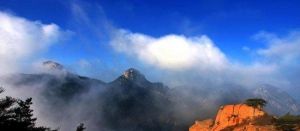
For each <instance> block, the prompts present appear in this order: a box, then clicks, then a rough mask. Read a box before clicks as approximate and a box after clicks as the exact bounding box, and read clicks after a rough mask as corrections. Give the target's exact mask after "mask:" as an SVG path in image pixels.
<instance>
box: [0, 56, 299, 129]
mask: <svg viewBox="0 0 300 131" xmlns="http://www.w3.org/2000/svg"><path fill="white" fill-rule="evenodd" d="M42 67H43V69H44V70H45V71H42V72H41V73H38V74H14V75H10V76H7V77H5V78H1V79H0V83H5V84H4V87H8V88H9V89H13V90H15V91H14V93H15V92H18V94H16V95H17V96H27V97H33V100H34V103H36V104H34V105H33V106H35V105H36V107H35V109H37V110H36V111H35V112H37V115H38V116H39V118H40V119H39V120H43V121H46V122H47V124H48V125H49V126H52V127H59V128H60V130H61V131H68V130H70V128H72V127H75V126H76V125H77V124H78V123H81V122H84V123H85V124H86V125H87V127H88V129H89V130H91V131H94V130H95V131H97V130H99V129H101V130H103V131H114V130H123V131H132V130H143V131H148V130H149V131H150V130H151V131H152V130H172V131H176V130H178V131H181V130H186V129H188V127H189V125H191V123H193V122H194V121H195V120H197V119H203V118H209V117H212V116H214V115H215V113H216V112H217V109H218V107H219V106H221V105H224V104H228V103H231V104H234V103H239V102H241V101H244V100H245V99H248V98H253V97H258V98H264V99H266V100H267V101H268V104H267V107H266V110H267V111H268V112H269V111H270V112H271V113H272V114H275V115H278V114H280V115H281V114H283V113H287V112H289V111H290V112H291V113H299V109H300V108H299V107H298V105H297V103H296V101H295V100H294V99H293V98H292V97H290V96H289V95H288V94H287V93H286V92H284V91H281V90H279V89H278V88H276V87H274V86H270V85H269V86H259V88H253V89H249V88H245V87H243V86H240V85H236V84H223V85H222V87H200V86H195V87H190V86H182V87H170V88H169V87H167V86H165V85H164V84H162V83H160V82H151V81H149V80H147V78H146V76H145V75H143V74H142V73H141V72H140V71H138V70H137V69H134V68H129V69H128V70H125V71H124V72H123V73H122V74H121V75H120V76H119V77H117V78H116V79H115V80H113V81H111V82H103V81H101V80H97V79H93V78H88V77H84V76H80V75H77V74H74V73H71V72H69V71H68V70H66V69H65V68H64V67H63V66H62V65H61V64H59V63H57V62H53V61H46V62H44V63H43V64H42ZM104 75H105V74H104ZM8 91H9V90H8ZM14 93H13V94H14ZM58 120H59V121H58Z"/></svg>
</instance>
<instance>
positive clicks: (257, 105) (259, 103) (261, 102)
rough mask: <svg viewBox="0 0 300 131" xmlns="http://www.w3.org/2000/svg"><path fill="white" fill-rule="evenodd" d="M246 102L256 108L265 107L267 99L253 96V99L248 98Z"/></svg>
mask: <svg viewBox="0 0 300 131" xmlns="http://www.w3.org/2000/svg"><path fill="white" fill-rule="evenodd" d="M245 104H246V105H248V106H252V107H255V108H263V107H264V106H266V104H267V101H266V100H264V99H261V98H252V99H247V100H246V101H245Z"/></svg>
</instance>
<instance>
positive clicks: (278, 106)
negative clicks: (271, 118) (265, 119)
mask: <svg viewBox="0 0 300 131" xmlns="http://www.w3.org/2000/svg"><path fill="white" fill-rule="evenodd" d="M253 93H254V96H255V97H258V98H263V99H265V100H266V101H268V104H267V107H266V110H268V112H270V113H272V114H276V115H283V114H286V113H288V112H289V113H291V114H299V113H300V105H299V104H298V103H297V102H296V100H295V99H294V98H292V97H291V96H290V95H289V94H288V93H287V92H285V91H282V90H280V89H279V88H276V87H274V86H271V85H262V86H261V87H259V88H257V89H256V90H254V92H253Z"/></svg>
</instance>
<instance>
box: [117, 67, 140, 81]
mask: <svg viewBox="0 0 300 131" xmlns="http://www.w3.org/2000/svg"><path fill="white" fill-rule="evenodd" d="M122 76H123V77H124V78H126V79H128V80H137V79H140V78H143V79H145V76H144V75H143V74H141V73H140V72H139V71H138V70H137V69H135V68H129V69H127V70H126V71H125V72H124V73H123V75H122Z"/></svg>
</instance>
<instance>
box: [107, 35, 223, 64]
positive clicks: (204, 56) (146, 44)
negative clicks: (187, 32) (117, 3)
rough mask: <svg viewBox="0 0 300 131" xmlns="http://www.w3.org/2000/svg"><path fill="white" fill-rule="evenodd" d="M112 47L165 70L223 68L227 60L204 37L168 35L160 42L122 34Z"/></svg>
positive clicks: (113, 42)
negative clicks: (195, 67)
mask: <svg viewBox="0 0 300 131" xmlns="http://www.w3.org/2000/svg"><path fill="white" fill-rule="evenodd" d="M111 45H112V47H113V49H115V50H116V51H117V52H120V53H124V54H126V55H130V56H133V57H137V58H138V59H139V60H140V61H142V62H145V63H147V64H150V65H153V66H156V67H159V68H164V69H186V68H192V67H194V66H197V67H198V68H202V69H207V68H216V69H219V68H223V67H224V66H225V65H226V63H227V59H226V57H225V55H224V54H223V53H222V52H221V51H220V49H219V48H218V47H216V46H215V45H214V43H213V42H212V41H211V40H210V39H209V38H208V37H207V36H205V35H202V36H197V37H186V36H183V35H174V34H170V35H166V36H162V37H159V38H155V37H151V36H148V35H145V34H141V33H132V32H130V31H127V30H119V31H118V32H117V33H115V34H114V37H113V38H112V41H111Z"/></svg>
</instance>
